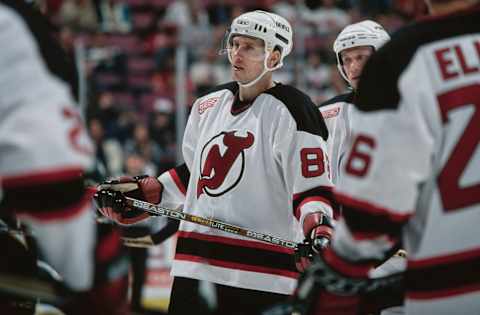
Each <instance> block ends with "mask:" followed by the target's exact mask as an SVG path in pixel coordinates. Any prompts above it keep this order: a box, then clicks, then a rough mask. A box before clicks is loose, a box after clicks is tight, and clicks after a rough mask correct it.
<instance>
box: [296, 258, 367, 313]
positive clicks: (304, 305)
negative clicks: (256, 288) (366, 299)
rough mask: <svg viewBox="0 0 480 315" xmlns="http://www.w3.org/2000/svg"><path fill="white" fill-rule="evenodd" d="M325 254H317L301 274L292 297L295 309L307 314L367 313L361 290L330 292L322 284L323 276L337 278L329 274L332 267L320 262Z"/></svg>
mask: <svg viewBox="0 0 480 315" xmlns="http://www.w3.org/2000/svg"><path fill="white" fill-rule="evenodd" d="M323 254H324V252H322V253H321V254H319V255H317V256H316V257H315V259H314V261H313V262H312V266H311V267H310V268H308V270H307V271H306V272H304V273H302V274H301V275H300V277H299V279H298V286H297V288H296V289H295V292H294V293H293V295H292V296H291V298H290V300H291V305H292V306H293V308H294V311H296V312H297V313H299V314H305V315H324V314H329V315H359V314H366V313H364V312H363V307H362V295H361V294H360V293H359V292H349V293H345V294H340V293H336V292H329V291H327V289H326V288H325V287H324V286H323V285H322V281H321V278H327V279H329V280H328V281H330V280H331V279H334V278H335V277H334V276H333V278H332V277H330V276H328V275H329V274H330V273H331V272H332V270H331V269H329V268H323V267H322V264H319V262H320V261H323V258H322V257H321V256H322V255H323ZM347 286H348V284H347ZM290 314H291V313H290ZM368 314H369V313H368Z"/></svg>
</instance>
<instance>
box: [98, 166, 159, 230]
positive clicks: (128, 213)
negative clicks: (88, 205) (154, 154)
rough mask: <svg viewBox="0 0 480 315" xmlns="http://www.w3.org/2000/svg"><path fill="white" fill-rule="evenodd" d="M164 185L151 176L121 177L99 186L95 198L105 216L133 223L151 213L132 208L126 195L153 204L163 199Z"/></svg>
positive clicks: (124, 222) (120, 221) (123, 222)
mask: <svg viewBox="0 0 480 315" xmlns="http://www.w3.org/2000/svg"><path fill="white" fill-rule="evenodd" d="M162 192H163V185H162V184H161V183H160V182H159V181H158V179H156V178H155V177H151V176H146V175H142V176H135V177H126V176H124V177H120V178H118V179H114V180H109V181H106V182H104V183H102V184H100V185H99V186H98V187H97V193H96V194H95V196H94V198H95V201H96V203H97V206H98V210H99V211H100V213H102V214H103V215H104V216H106V217H108V218H110V219H112V220H114V221H115V222H118V223H121V224H132V223H136V222H139V221H141V220H143V219H146V218H147V217H149V214H148V213H146V212H144V211H141V210H137V209H132V208H130V207H129V206H128V205H127V204H126V203H125V200H124V198H123V197H124V196H126V197H131V198H135V199H139V200H143V201H147V202H150V203H153V204H159V203H160V201H161V200H162Z"/></svg>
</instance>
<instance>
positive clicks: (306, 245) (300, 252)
mask: <svg viewBox="0 0 480 315" xmlns="http://www.w3.org/2000/svg"><path fill="white" fill-rule="evenodd" d="M303 232H304V234H305V240H304V241H303V243H302V244H299V246H298V248H297V249H296V250H295V265H296V267H297V269H298V271H300V272H304V271H305V269H307V268H308V267H309V266H310V265H311V263H312V260H313V258H314V257H315V255H317V254H318V253H319V252H321V251H322V250H323V249H324V248H326V247H327V246H328V245H329V243H330V239H331V237H332V233H333V223H332V221H331V219H330V218H329V217H328V216H326V215H325V214H323V213H321V212H315V213H310V214H308V215H307V216H306V217H305V219H304V220H303Z"/></svg>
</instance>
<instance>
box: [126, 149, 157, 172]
mask: <svg viewBox="0 0 480 315" xmlns="http://www.w3.org/2000/svg"><path fill="white" fill-rule="evenodd" d="M144 174H146V175H149V176H156V175H157V167H156V166H155V165H154V164H153V163H152V162H149V161H147V160H145V159H144V158H143V157H142V156H141V155H139V154H135V153H132V154H130V155H127V156H126V159H125V175H126V176H139V175H144Z"/></svg>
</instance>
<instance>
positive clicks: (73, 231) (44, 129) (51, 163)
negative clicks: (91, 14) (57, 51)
mask: <svg viewBox="0 0 480 315" xmlns="http://www.w3.org/2000/svg"><path fill="white" fill-rule="evenodd" d="M0 24H1V25H2V27H1V28H0V41H1V42H2V43H4V47H3V48H2V50H1V51H0V69H2V71H0V177H1V178H2V181H1V185H2V189H3V195H4V196H3V199H2V200H1V202H0V212H1V213H2V215H3V214H5V213H11V212H15V213H16V214H18V215H19V216H22V219H23V221H24V222H27V223H31V224H29V225H30V228H31V230H32V231H33V233H34V234H35V236H36V240H37V242H38V245H39V248H40V250H41V251H42V254H43V257H44V259H45V260H46V261H48V262H49V263H50V264H51V265H52V266H54V267H55V268H56V270H57V271H59V272H60V273H61V274H62V276H63V279H64V281H65V283H66V284H67V285H69V286H70V287H71V288H73V289H77V290H85V289H88V288H89V287H90V286H91V284H92V282H93V263H92V262H91V257H90V255H91V253H92V250H91V248H92V247H93V241H94V237H95V231H94V225H93V224H92V217H93V213H92V211H91V194H89V193H88V192H87V191H86V190H85V187H84V183H83V178H82V173H83V172H84V171H85V170H86V169H88V168H89V167H90V166H91V163H92V159H93V147H92V144H91V142H90V140H89V138H88V136H87V133H86V130H85V128H84V125H83V121H82V119H81V115H80V113H79V111H78V109H77V108H75V106H74V101H73V99H72V96H71V94H70V91H69V87H68V86H67V85H66V84H65V83H64V82H63V81H61V80H59V79H58V78H57V77H56V76H54V75H53V74H52V73H51V72H50V71H49V70H48V68H47V67H46V64H45V62H44V60H43V59H42V57H41V54H40V51H39V48H38V45H37V43H36V41H35V39H34V36H33V35H32V33H31V31H30V30H29V29H28V26H27V24H26V22H25V21H24V20H23V19H22V17H21V15H19V14H18V12H17V11H14V10H13V9H12V8H10V7H7V6H5V5H4V4H3V3H0ZM78 235H82V240H81V241H78ZM72 243H75V244H76V246H72ZM90 275H91V277H90Z"/></svg>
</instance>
